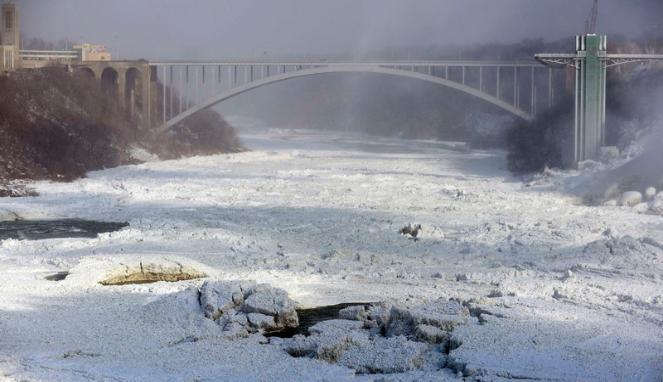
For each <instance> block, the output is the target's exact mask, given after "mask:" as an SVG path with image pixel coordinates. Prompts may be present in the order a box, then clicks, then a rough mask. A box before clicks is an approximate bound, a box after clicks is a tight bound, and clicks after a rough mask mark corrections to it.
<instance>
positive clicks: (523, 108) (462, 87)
mask: <svg viewBox="0 0 663 382" xmlns="http://www.w3.org/2000/svg"><path fill="white" fill-rule="evenodd" d="M149 66H150V67H151V68H152V76H153V77H154V78H153V80H155V81H157V82H158V83H159V84H160V86H159V88H158V93H159V94H158V95H157V97H155V98H158V99H156V102H157V105H155V107H154V109H155V112H154V118H155V119H157V120H158V125H159V126H160V127H159V129H160V130H161V131H167V130H169V129H171V128H172V127H173V126H175V125H177V124H178V123H180V122H182V121H183V120H185V119H186V118H188V117H190V116H192V115H194V114H195V113H197V112H199V111H201V110H204V109H207V108H210V107H212V106H214V105H216V104H218V103H220V102H222V101H224V100H227V99H229V98H232V97H234V96H237V95H239V94H242V93H245V92H248V91H250V90H253V89H256V88H260V87H263V86H267V85H270V84H274V83H277V82H282V81H286V80H290V79H294V78H302V77H310V76H316V75H322V74H328V73H376V74H382V75H389V76H397V77H404V78H411V79H415V80H420V81H425V82H429V83H433V84H436V85H440V86H444V87H447V88H451V89H455V90H458V91H460V92H463V93H466V94H468V95H471V96H473V97H476V98H478V99H481V100H484V101H486V102H487V103H490V104H493V105H495V106H497V107H499V108H501V109H503V110H505V111H507V112H509V113H511V114H513V115H515V116H517V117H520V118H523V119H526V120H530V119H531V118H532V117H533V116H534V115H535V114H536V111H537V108H541V107H544V108H545V107H548V106H551V105H552V104H553V103H554V97H555V83H560V82H563V81H556V80H555V79H554V73H553V71H552V69H551V68H547V67H545V66H544V65H543V64H541V63H540V62H537V61H535V60H523V61H457V60H447V61H370V62H369V61H360V62H352V61H334V62H331V61H329V62H328V61H311V60H299V61H200V62H197V61H186V62H184V61H163V62H161V61H156V62H150V63H149Z"/></svg>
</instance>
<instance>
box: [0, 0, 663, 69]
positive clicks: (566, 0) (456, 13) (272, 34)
mask: <svg viewBox="0 0 663 382" xmlns="http://www.w3.org/2000/svg"><path fill="white" fill-rule="evenodd" d="M1 1H2V0H0V2H1ZM14 2H15V3H17V4H18V5H19V6H20V8H21V20H22V30H23V33H24V34H25V35H26V36H28V37H40V38H44V39H48V40H51V41H57V40H59V39H62V38H69V39H71V40H74V41H86V42H94V43H102V44H105V45H106V46H108V47H109V48H110V49H111V52H112V53H113V54H114V55H115V56H116V57H118V56H120V57H121V58H152V59H157V58H173V59H175V58H239V57H258V56H268V57H269V56H271V57H279V56H288V55H303V54H310V55H324V54H325V53H336V52H338V53H341V52H350V53H353V54H356V55H360V54H361V52H365V51H369V50H375V49H378V48H382V47H389V46H407V45H418V46H422V45H423V46H429V45H435V44H439V45H444V44H453V43H460V44H462V43H473V42H481V41H485V42H492V41H502V42H509V41H516V40H520V39H523V38H526V37H530V38H537V37H544V38H546V39H549V40H554V39H559V38H561V37H566V36H569V35H573V34H576V33H580V32H582V31H583V29H584V21H585V19H586V18H587V16H588V14H589V10H590V8H591V3H592V0H14ZM661 4H663V0H601V6H600V15H599V29H600V31H601V32H604V33H608V34H615V33H620V34H624V35H630V36H637V35H641V34H643V33H645V31H646V30H650V29H652V28H659V29H658V30H660V28H661V27H660V23H661V21H660V18H661V13H663V6H661Z"/></svg>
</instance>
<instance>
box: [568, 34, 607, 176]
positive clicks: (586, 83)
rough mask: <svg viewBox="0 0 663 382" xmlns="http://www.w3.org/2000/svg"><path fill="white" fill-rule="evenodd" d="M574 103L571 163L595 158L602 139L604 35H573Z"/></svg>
mask: <svg viewBox="0 0 663 382" xmlns="http://www.w3.org/2000/svg"><path fill="white" fill-rule="evenodd" d="M576 49H577V51H578V57H577V59H576V71H577V76H576V78H577V80H576V89H575V90H576V97H575V98H576V106H575V110H576V112H575V122H574V129H573V133H574V134H573V142H574V152H573V158H572V159H573V163H574V164H577V163H578V162H580V161H584V160H588V159H597V158H598V156H599V152H600V148H601V146H603V145H604V142H605V108H606V97H605V81H606V65H605V62H604V58H605V56H606V50H607V38H606V36H597V35H586V36H577V37H576Z"/></svg>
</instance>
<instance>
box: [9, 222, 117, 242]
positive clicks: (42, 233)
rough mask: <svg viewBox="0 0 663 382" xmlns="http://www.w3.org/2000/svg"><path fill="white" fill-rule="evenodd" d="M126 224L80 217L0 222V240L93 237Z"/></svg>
mask: <svg viewBox="0 0 663 382" xmlns="http://www.w3.org/2000/svg"><path fill="white" fill-rule="evenodd" d="M128 225H129V223H113V222H97V221H90V220H80V219H63V220H19V221H14V222H0V240H5V239H19V240H43V239H58V238H68V237H89V238H95V237H97V234H100V233H105V232H113V231H119V230H120V229H122V228H124V227H127V226H128Z"/></svg>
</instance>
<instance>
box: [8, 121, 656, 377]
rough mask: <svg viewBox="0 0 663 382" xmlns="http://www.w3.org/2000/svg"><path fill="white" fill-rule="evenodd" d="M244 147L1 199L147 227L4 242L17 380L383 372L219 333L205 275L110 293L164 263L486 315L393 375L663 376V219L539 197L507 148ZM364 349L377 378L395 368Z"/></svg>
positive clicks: (317, 138) (547, 194)
mask: <svg viewBox="0 0 663 382" xmlns="http://www.w3.org/2000/svg"><path fill="white" fill-rule="evenodd" d="M243 139H244V143H245V144H246V145H247V146H248V147H249V148H251V149H252V151H250V152H245V153H239V154H232V155H217V156H208V157H195V158H189V159H182V160H175V161H165V162H149V163H145V164H142V165H136V166H127V167H121V168H115V169H110V170H105V171H99V172H95V173H92V174H90V176H89V177H88V178H86V179H81V180H79V181H76V182H73V183H62V184H56V183H50V182H35V183H34V184H31V185H30V186H31V187H34V188H35V189H36V190H37V191H38V192H39V194H40V196H39V197H36V198H20V199H7V198H5V199H0V211H11V212H12V213H15V214H17V215H18V216H21V217H22V218H25V219H37V218H38V219H48V218H82V219H90V220H104V221H128V222H129V223H130V226H129V227H127V228H124V229H122V230H121V231H118V232H113V233H107V234H101V235H99V236H98V237H97V238H95V239H84V238H76V239H51V240H43V241H19V240H13V239H8V240H4V241H2V242H1V243H0V269H1V270H2V277H0V380H1V379H3V378H4V379H7V380H26V379H27V380H74V381H75V380H104V379H108V380H155V381H163V380H264V381H272V380H277V381H278V380H285V381H293V380H354V379H356V380H367V381H368V380H373V379H374V378H375V375H370V374H357V373H355V371H354V370H353V369H350V368H347V367H345V366H343V364H334V363H329V362H325V361H323V360H317V359H311V358H307V357H300V358H296V357H292V356H290V355H289V354H288V353H287V352H285V351H283V349H281V348H280V347H279V346H275V345H273V344H265V343H264V342H265V341H264V337H261V336H249V337H247V338H238V339H229V338H227V337H224V336H222V335H218V333H217V331H216V328H215V325H216V324H215V323H214V322H213V321H212V320H209V319H207V318H205V317H204V315H203V314H202V313H201V311H200V306H199V305H198V296H197V288H199V287H200V286H201V285H202V283H203V282H204V279H194V280H188V281H181V282H177V283H167V282H158V283H154V284H141V285H122V286H103V285H101V284H99V281H101V280H104V279H105V278H107V277H109V275H113V274H114V272H115V273H116V272H118V270H119V269H129V268H135V267H137V266H142V264H156V265H158V264H160V263H167V264H173V263H175V264H179V265H181V266H182V267H187V268H188V269H193V270H196V271H197V272H200V273H201V274H204V275H207V276H208V277H209V278H210V279H218V280H255V281H256V282H257V283H268V284H271V285H272V286H274V287H277V288H281V289H283V290H285V291H286V292H287V293H288V295H289V297H290V298H292V299H293V300H294V301H296V302H297V303H298V304H299V305H300V306H302V307H315V306H321V305H331V304H336V303H342V302H359V301H361V302H367V301H381V302H385V303H389V304H396V305H399V306H412V307H414V306H431V307H433V306H435V303H434V302H436V301H439V299H440V298H442V299H444V300H448V299H453V300H454V301H458V302H461V303H462V304H463V305H464V306H465V307H467V308H468V309H469V313H470V317H469V320H467V321H468V322H467V323H464V324H462V325H459V326H456V327H455V329H454V331H453V339H452V342H454V343H455V344H456V346H458V347H457V348H455V349H453V350H451V352H450V354H449V355H448V360H446V361H444V362H446V366H447V367H446V368H442V369H439V370H434V371H431V370H428V369H422V370H418V371H417V370H414V371H407V372H405V373H402V374H391V375H390V378H400V380H443V379H449V380H453V379H456V378H460V374H463V373H464V374H465V375H468V376H472V377H480V378H482V379H484V380H505V379H512V378H522V379H550V380H573V381H575V380H596V381H605V380H639V381H660V380H661V376H662V375H663V330H662V327H663V217H661V216H660V215H654V214H640V213H638V212H637V211H635V210H634V209H633V208H628V207H621V206H603V207H587V206H583V205H582V204H581V203H580V202H579V200H578V199H577V198H576V197H574V196H573V195H570V194H565V193H564V192H563V191H561V189H560V191H557V190H556V189H555V188H554V187H536V186H532V187H530V186H529V185H527V184H524V183H522V182H521V181H519V180H518V179H516V178H514V177H512V176H511V175H509V173H508V172H507V170H506V161H505V155H504V153H503V152H500V151H468V150H467V149H465V147H464V146H463V145H458V144H453V143H441V142H430V141H406V140H396V139H378V138H367V137H361V136H352V135H331V134H322V133H320V134H315V133H308V134H298V133H294V132H293V133H283V132H282V133H279V134H269V133H265V134H253V135H246V136H244V137H243ZM657 199H658V198H657ZM410 224H412V225H416V224H420V225H421V230H420V231H419V232H418V235H417V237H416V238H414V237H411V236H409V235H401V234H400V233H399V231H400V230H401V229H402V228H403V227H405V226H408V225H410ZM61 271H68V272H69V275H68V277H67V278H65V279H64V280H62V281H49V280H46V279H44V277H45V276H47V275H51V274H53V273H55V272H61ZM431 309H432V308H431ZM424 310H425V309H424ZM424 329H427V328H422V329H421V330H424ZM427 330H428V331H427V332H426V333H428V332H430V328H428V329H427ZM428 334H429V335H432V334H431V333H428ZM433 334H435V333H433ZM394 338H396V337H394ZM380 341H383V340H380ZM384 341H385V344H387V343H389V344H390V345H389V346H392V345H393V344H392V342H393V343H397V342H398V341H397V340H388V339H385V340H384ZM399 341H400V340H399ZM403 341H404V340H403ZM403 343H406V342H403ZM408 346H410V345H408ZM411 346H412V348H413V349H415V350H416V349H418V347H421V345H411ZM381 350H382V351H383V352H384V353H389V352H391V350H389V349H388V348H386V347H385V348H384V349H381ZM362 351H365V350H362ZM394 351H396V350H394ZM381 353H382V352H381ZM350 356H352V357H359V358H357V359H356V360H355V358H353V361H352V362H356V363H359V364H361V365H362V367H365V368H366V369H370V365H364V364H362V362H365V360H366V359H369V358H370V357H377V355H376V354H368V355H362V353H361V352H360V351H357V354H354V353H353V354H349V355H348V357H350ZM376 362H377V361H376ZM380 362H384V359H380ZM346 363H347V364H350V361H347V362H346ZM360 370H364V369H360ZM404 370H405V369H404ZM459 372H460V373H459Z"/></svg>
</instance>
